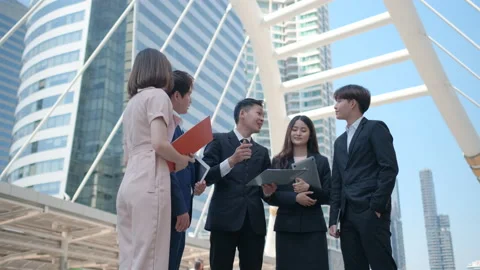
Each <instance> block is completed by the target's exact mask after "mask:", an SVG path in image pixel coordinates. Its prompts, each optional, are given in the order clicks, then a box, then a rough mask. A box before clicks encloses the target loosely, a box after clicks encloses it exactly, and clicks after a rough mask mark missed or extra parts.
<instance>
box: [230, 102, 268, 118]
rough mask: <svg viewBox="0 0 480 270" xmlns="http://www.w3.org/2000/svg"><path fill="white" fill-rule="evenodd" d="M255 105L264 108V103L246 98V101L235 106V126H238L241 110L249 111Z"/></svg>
mask: <svg viewBox="0 0 480 270" xmlns="http://www.w3.org/2000/svg"><path fill="white" fill-rule="evenodd" d="M255 105H258V106H260V107H263V101H262V100H257V99H253V98H246V99H243V100H240V101H239V102H238V103H237V105H235V109H234V110H233V118H234V119H235V124H238V120H239V118H240V111H241V110H249V109H250V108H251V107H253V106H255Z"/></svg>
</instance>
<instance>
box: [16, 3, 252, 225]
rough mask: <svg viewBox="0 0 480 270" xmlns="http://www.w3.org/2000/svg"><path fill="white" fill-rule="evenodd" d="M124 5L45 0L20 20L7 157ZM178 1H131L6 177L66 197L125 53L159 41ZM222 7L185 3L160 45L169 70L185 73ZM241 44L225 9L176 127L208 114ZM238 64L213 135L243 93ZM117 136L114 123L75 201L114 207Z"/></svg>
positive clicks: (121, 83)
mask: <svg viewBox="0 0 480 270" xmlns="http://www.w3.org/2000/svg"><path fill="white" fill-rule="evenodd" d="M129 2H130V1H129V0H120V1H100V0H46V1H44V3H42V5H41V6H40V7H39V8H38V9H37V10H36V11H35V12H33V14H32V15H31V16H30V17H29V18H28V20H27V23H26V29H27V30H26V36H25V47H26V48H25V53H24V54H23V58H22V61H23V65H22V66H21V73H20V80H21V84H20V86H19V87H18V96H19V103H18V106H17V109H16V113H15V125H14V127H13V137H14V142H13V144H12V146H11V149H10V157H12V156H13V155H14V154H16V152H17V151H18V149H19V148H20V147H21V146H22V145H23V143H24V142H25V140H26V138H28V135H30V134H31V133H32V131H33V130H34V129H35V127H36V126H37V125H38V123H39V122H40V121H41V119H42V118H43V116H45V114H46V113H47V112H48V110H49V109H50V108H51V107H52V106H53V104H54V103H55V102H56V100H57V98H58V96H59V95H60V94H61V93H62V91H64V90H65V89H66V87H67V86H68V85H69V84H70V83H71V82H72V80H73V78H74V77H75V75H76V74H77V73H78V72H79V70H80V69H81V68H82V66H83V64H84V63H85V62H86V61H87V59H88V58H89V57H90V55H91V54H92V53H93V51H94V50H95V48H96V47H97V46H98V45H99V44H100V42H101V41H102V39H103V38H104V36H105V35H106V34H107V32H108V31H109V30H110V28H111V27H112V26H113V25H114V23H115V22H116V20H117V19H118V18H119V16H120V15H121V14H122V13H123V11H124V10H125V8H126V7H127V5H128V4H129ZM187 2H188V1H160V0H142V1H137V3H136V4H135V6H134V9H133V10H132V11H131V12H130V14H128V16H127V18H126V20H125V21H124V22H123V23H122V24H120V26H119V27H118V29H117V30H116V31H115V32H114V34H113V35H112V37H111V38H110V40H109V41H108V42H107V43H106V44H105V46H104V48H103V49H102V50H101V51H100V53H99V54H98V55H97V57H96V58H95V60H94V61H93V62H92V63H91V65H90V66H89V68H88V69H87V70H86V71H85V72H84V73H83V75H82V76H81V77H80V78H79V79H78V80H77V81H76V83H75V84H74V85H73V87H72V88H71V91H70V92H69V93H68V94H67V95H66V96H65V98H64V100H63V101H62V103H61V104H60V105H59V106H58V107H57V109H56V110H55V111H54V112H53V114H52V116H51V117H50V118H49V119H48V120H47V122H46V123H45V125H44V127H43V128H42V129H41V130H40V131H39V133H38V134H37V135H36V136H35V138H34V139H33V140H32V142H31V143H30V144H29V145H28V146H27V148H26V150H25V151H24V152H23V153H22V155H21V156H20V158H19V159H18V160H17V161H16V162H14V163H13V165H12V167H11V169H10V170H9V174H8V180H9V181H10V182H11V183H14V184H16V185H19V186H24V187H30V188H34V189H36V190H38V191H41V192H44V193H48V194H50V195H53V196H57V197H66V198H68V197H71V196H73V194H74V193H75V191H76V190H77V188H78V186H79V185H80V183H81V181H82V179H83V178H84V176H85V174H86V173H87V171H88V169H89V168H90V166H91V165H92V163H93V161H94V159H95V157H96V156H97V154H98V152H99V150H100V149H101V147H102V146H103V144H104V143H105V141H106V139H107V137H108V135H109V134H110V132H111V130H112V129H113V127H114V126H115V124H116V122H117V121H118V119H119V117H120V115H121V113H122V111H123V109H124V107H125V104H126V102H127V101H128V96H127V94H126V82H127V81H128V75H129V72H130V70H131V66H132V63H133V60H134V58H135V55H136V54H137V53H138V52H139V51H141V50H143V49H145V48H147V47H150V48H156V49H160V48H161V47H162V45H163V43H164V42H165V40H166V38H167V36H168V35H169V34H170V32H171V30H172V28H173V26H174V25H175V23H176V22H177V20H178V18H179V16H180V14H181V13H182V12H183V10H184V8H185V7H186V5H187ZM35 3H36V1H32V2H31V3H30V4H31V5H33V4H35ZM227 5H228V1H226V0H222V1H217V2H215V3H214V2H210V1H207V2H205V3H198V2H194V3H193V5H192V6H191V8H190V10H189V11H188V14H187V16H185V17H184V19H183V21H182V23H181V24H180V27H179V28H178V29H177V31H176V32H175V34H174V36H173V38H172V40H171V41H170V43H169V45H168V46H167V47H166V49H165V51H164V53H165V54H166V55H167V57H168V58H169V60H170V61H171V63H172V65H173V68H174V69H181V70H185V71H187V72H189V73H190V74H192V75H193V74H195V72H196V69H197V67H198V66H199V64H200V61H201V59H202V57H203V55H205V52H206V50H207V47H208V46H209V44H210V41H211V40H212V37H213V35H214V32H215V30H216V29H217V26H218V25H219V22H220V20H221V18H222V16H223V14H224V13H225V10H226V9H227ZM107 11H108V12H107ZM244 40H245V35H244V32H243V27H242V24H241V22H240V20H239V18H238V17H237V16H236V14H235V12H234V11H233V10H230V12H229V13H228V15H227V18H226V20H225V23H224V25H223V26H222V28H221V30H220V32H219V34H218V37H217V39H216V40H215V42H214V43H213V46H212V49H211V51H210V53H209V54H208V55H207V58H206V62H205V64H204V66H203V68H202V69H201V72H200V73H199V76H198V78H197V80H196V82H195V86H194V87H195V91H194V94H193V103H192V106H191V107H190V111H189V114H188V115H186V116H184V128H186V129H188V128H190V127H191V126H193V125H194V124H196V123H198V122H199V121H200V120H202V119H203V118H205V117H206V116H208V115H212V114H213V112H214V111H215V108H216V106H217V103H218V101H219V97H220V96H221V94H222V92H223V90H224V87H225V85H226V82H227V79H228V77H229V76H230V72H231V71H232V68H233V66H234V62H235V60H236V59H237V56H238V55H239V54H240V50H241V47H242V44H243V43H244ZM240 55H241V54H240ZM244 69H245V64H244V60H243V59H241V61H240V63H239V65H238V67H237V68H236V69H235V70H234V73H233V80H232V82H231V84H230V87H229V88H228V89H227V90H226V91H227V92H226V95H225V99H224V100H223V102H222V103H221V106H220V109H219V113H218V116H217V118H216V120H215V123H214V125H213V128H214V130H215V131H217V132H223V131H228V130H231V129H232V128H233V126H234V121H233V109H234V107H235V104H236V103H237V102H238V101H239V100H240V99H242V98H244V96H245V93H246V86H245V85H246V78H245V72H244ZM121 141H122V131H121V129H120V130H119V132H117V134H116V135H115V137H114V138H113V140H112V142H111V143H110V145H109V147H108V148H107V150H106V152H105V154H104V156H103V157H102V159H101V160H100V162H99V163H98V165H97V166H96V168H95V170H94V172H93V173H92V175H91V177H90V178H89V179H88V182H87V184H86V185H85V187H84V189H83V190H82V192H81V193H80V195H79V197H78V199H77V202H79V203H82V204H86V205H89V206H92V207H96V208H100V209H103V210H106V211H109V212H115V200H116V195H117V190H118V187H119V185H120V183H121V180H122V178H123V171H124V168H123V163H122V160H123V158H122V157H123V149H122V144H121ZM205 200H206V195H203V196H201V197H197V200H196V201H197V202H196V203H195V209H194V212H193V221H192V224H193V225H195V223H196V220H197V219H198V217H199V216H200V212H201V209H202V207H203V203H204V201H205Z"/></svg>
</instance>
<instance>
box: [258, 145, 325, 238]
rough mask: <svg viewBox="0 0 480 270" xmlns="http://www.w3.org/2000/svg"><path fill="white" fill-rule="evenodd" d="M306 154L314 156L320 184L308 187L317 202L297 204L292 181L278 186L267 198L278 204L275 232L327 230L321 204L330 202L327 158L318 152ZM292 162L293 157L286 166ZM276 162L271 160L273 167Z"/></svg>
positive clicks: (289, 165) (275, 204) (273, 203)
mask: <svg viewBox="0 0 480 270" xmlns="http://www.w3.org/2000/svg"><path fill="white" fill-rule="evenodd" d="M308 156H309V157H310V156H314V157H315V161H316V162H317V170H318V175H319V176H320V182H321V184H322V188H321V189H319V188H314V187H312V186H310V189H309V190H310V191H313V194H311V195H310V196H311V198H313V199H316V200H317V203H316V204H315V205H313V206H310V207H305V206H302V205H300V204H298V203H297V202H296V197H297V193H295V191H293V186H292V184H293V181H292V183H290V184H288V185H280V186H278V187H277V191H275V193H273V194H272V196H270V197H269V198H268V199H267V202H268V203H269V204H271V205H274V206H278V210H277V217H276V219H275V227H274V230H275V231H277V232H318V231H327V226H326V224H325V219H324V217H323V211H322V204H329V202H330V178H331V175H330V166H329V165H328V159H327V158H326V157H324V156H322V155H320V154H309V155H308ZM293 163H294V161H293V159H292V160H289V162H288V164H287V167H286V168H291V167H292V164H293ZM276 164H278V161H277V160H275V159H274V160H273V161H272V165H273V167H274V168H277V167H278V166H276ZM286 168H284V169H286ZM300 178H301V176H300Z"/></svg>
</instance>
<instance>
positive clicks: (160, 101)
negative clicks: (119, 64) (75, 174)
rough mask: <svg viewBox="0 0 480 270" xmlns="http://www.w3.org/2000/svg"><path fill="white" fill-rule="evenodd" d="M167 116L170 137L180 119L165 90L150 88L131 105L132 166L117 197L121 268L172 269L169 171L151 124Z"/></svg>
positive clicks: (127, 146) (127, 138)
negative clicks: (157, 150)
mask: <svg viewBox="0 0 480 270" xmlns="http://www.w3.org/2000/svg"><path fill="white" fill-rule="evenodd" d="M157 117H163V118H164V120H165V123H167V128H168V139H169V141H170V140H171V139H172V137H173V132H174V130H175V123H174V119H173V108H172V103H171V101H170V98H169V97H168V95H167V94H166V93H165V91H163V90H162V89H158V88H153V87H152V88H145V89H142V90H141V91H140V92H139V93H138V94H137V95H135V96H134V97H133V98H132V99H131V100H130V101H129V102H128V104H127V108H126V109H125V113H124V117H123V134H124V135H123V136H124V138H123V142H124V151H125V155H126V157H127V160H128V162H127V168H126V171H125V176H124V177H123V181H122V184H121V185H120V189H119V191H118V196H117V231H118V241H119V249H120V258H119V261H120V262H119V263H120V269H121V270H163V269H165V270H167V269H168V256H169V248H170V226H171V225H170V222H171V199H170V173H169V170H168V166H167V163H166V161H165V160H164V159H163V158H161V157H160V156H158V155H156V153H155V151H154V150H153V148H152V143H151V137H150V123H151V122H152V121H153V119H155V118H157Z"/></svg>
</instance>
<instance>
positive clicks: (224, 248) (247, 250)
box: [210, 212, 265, 270]
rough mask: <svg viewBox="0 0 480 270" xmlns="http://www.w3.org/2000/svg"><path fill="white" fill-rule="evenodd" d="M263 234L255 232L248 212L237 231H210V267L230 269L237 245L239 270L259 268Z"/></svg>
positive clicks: (261, 259)
mask: <svg viewBox="0 0 480 270" xmlns="http://www.w3.org/2000/svg"><path fill="white" fill-rule="evenodd" d="M264 246H265V235H261V234H257V233H256V232H255V231H253V228H252V225H251V224H250V218H249V217H248V212H247V213H246V216H245V221H244V222H243V226H242V228H241V229H240V230H239V231H236V232H226V231H211V232H210V269H212V270H232V269H233V261H234V259H235V251H236V249H237V247H238V257H239V259H240V269H241V270H261V269H262V264H263V249H264Z"/></svg>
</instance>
